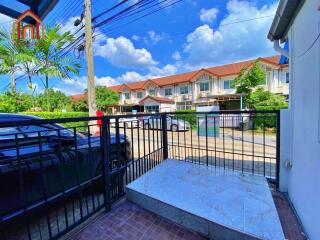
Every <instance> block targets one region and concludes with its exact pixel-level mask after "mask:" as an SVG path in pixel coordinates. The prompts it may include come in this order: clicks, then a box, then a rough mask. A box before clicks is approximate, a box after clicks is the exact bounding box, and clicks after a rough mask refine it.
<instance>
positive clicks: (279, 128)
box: [276, 110, 281, 188]
mask: <svg viewBox="0 0 320 240" xmlns="http://www.w3.org/2000/svg"><path fill="white" fill-rule="evenodd" d="M280 113H281V112H280V110H278V111H277V125H276V127H277V152H276V183H277V188H279V184H280V151H281V150H280V149H281V148H280V137H281V135H280V131H281V126H280V125H281V124H280Z"/></svg>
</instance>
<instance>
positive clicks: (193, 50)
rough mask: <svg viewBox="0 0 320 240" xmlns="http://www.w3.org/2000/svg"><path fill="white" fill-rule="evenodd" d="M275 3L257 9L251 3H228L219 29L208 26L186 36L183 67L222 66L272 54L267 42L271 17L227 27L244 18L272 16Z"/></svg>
mask: <svg viewBox="0 0 320 240" xmlns="http://www.w3.org/2000/svg"><path fill="white" fill-rule="evenodd" d="M276 7H277V5H276V3H274V4H271V5H268V6H267V5H265V6H263V7H262V8H260V9H258V8H257V6H256V5H255V3H254V2H248V1H239V0H230V1H229V2H228V4H227V11H228V13H227V15H226V17H225V18H224V19H223V20H222V21H221V23H220V26H219V27H218V29H216V30H214V29H212V28H210V26H208V25H206V24H205V25H202V26H200V27H198V28H196V29H195V30H194V31H193V32H192V33H190V34H189V35H188V36H187V40H186V43H185V44H184V52H185V53H187V54H188V58H187V63H186V68H188V69H192V68H198V67H204V66H212V65H215V64H223V63H227V62H233V61H238V60H243V59H248V58H255V57H259V56H267V55H272V54H275V51H274V50H273V48H272V44H271V43H270V42H269V41H268V40H267V37H266V36H267V32H268V30H269V27H270V25H271V22H272V17H268V18H261V19H257V20H253V21H247V22H241V23H236V24H230V25H227V24H228V23H231V22H237V21H239V20H244V19H252V18H259V17H264V16H270V15H273V14H274V13H275V11H276Z"/></svg>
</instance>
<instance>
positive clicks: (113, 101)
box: [96, 86, 120, 111]
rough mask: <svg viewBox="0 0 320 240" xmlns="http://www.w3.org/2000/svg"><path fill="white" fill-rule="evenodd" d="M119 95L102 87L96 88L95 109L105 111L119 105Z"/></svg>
mask: <svg viewBox="0 0 320 240" xmlns="http://www.w3.org/2000/svg"><path fill="white" fill-rule="evenodd" d="M119 100H120V97H119V94H118V93H117V92H115V91H112V90H111V89H109V88H107V87H104V86H97V87H96V101H97V108H98V109H100V110H103V111H106V110H107V108H108V106H110V105H117V104H119Z"/></svg>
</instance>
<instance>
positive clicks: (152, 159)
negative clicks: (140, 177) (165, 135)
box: [148, 117, 159, 169]
mask: <svg viewBox="0 0 320 240" xmlns="http://www.w3.org/2000/svg"><path fill="white" fill-rule="evenodd" d="M154 120H155V119H153V126H154V125H155V124H154ZM156 131H157V132H158V131H159V129H158V117H157V121H156ZM154 132H155V130H154V129H153V131H152V147H153V149H152V155H153V157H152V158H151V161H150V157H149V168H148V169H150V168H152V163H153V161H154V160H155V148H156V147H155V141H154V140H155V138H154ZM149 144H150V141H149Z"/></svg>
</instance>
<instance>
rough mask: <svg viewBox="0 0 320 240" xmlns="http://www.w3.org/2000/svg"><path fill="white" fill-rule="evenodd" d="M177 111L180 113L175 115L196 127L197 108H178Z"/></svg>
mask: <svg viewBox="0 0 320 240" xmlns="http://www.w3.org/2000/svg"><path fill="white" fill-rule="evenodd" d="M176 113H179V114H176V115H175V116H176V117H177V118H179V119H182V120H186V121H187V122H189V123H190V125H191V126H192V128H195V127H196V126H197V115H196V110H177V111H176ZM183 113H185V114H183Z"/></svg>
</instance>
